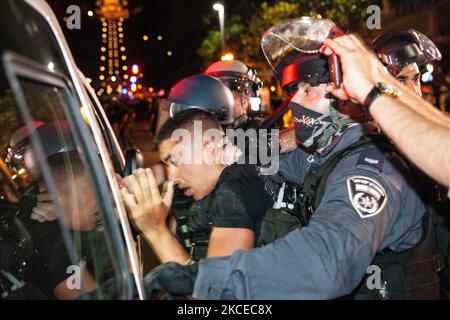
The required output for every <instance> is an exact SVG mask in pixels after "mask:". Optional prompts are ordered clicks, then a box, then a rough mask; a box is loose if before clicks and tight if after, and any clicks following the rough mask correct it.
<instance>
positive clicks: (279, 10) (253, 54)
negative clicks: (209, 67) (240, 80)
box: [198, 0, 380, 68]
mask: <svg viewBox="0 0 450 320" xmlns="http://www.w3.org/2000/svg"><path fill="white" fill-rule="evenodd" d="M379 3H380V1H375V3H374V1H369V0H295V1H294V0H285V1H277V2H275V3H274V4H273V5H271V4H269V3H267V2H263V3H261V5H260V6H259V8H257V12H256V14H254V15H253V16H252V17H251V18H250V19H249V20H248V22H247V24H246V25H244V24H243V23H242V22H241V20H240V19H239V17H236V16H234V17H233V18H232V20H231V21H228V22H227V42H228V45H229V46H230V49H231V50H234V51H235V52H236V53H237V56H238V57H239V59H240V60H243V61H244V62H247V63H249V64H251V65H253V66H254V67H257V68H266V67H267V64H266V61H265V59H264V55H263V53H262V50H261V37H262V36H263V34H264V33H265V32H266V31H267V30H268V29H269V28H270V27H272V26H274V25H276V24H279V23H281V22H282V21H285V20H288V19H293V18H298V17H301V16H319V17H323V18H329V19H331V20H333V21H334V22H335V23H336V24H337V25H338V26H340V27H341V28H342V29H344V30H345V31H348V30H351V31H355V32H361V31H363V30H364V28H363V27H364V26H365V22H366V19H365V17H366V15H367V13H366V10H367V7H368V6H369V5H371V4H379ZM219 52H220V33H219V32H218V31H211V32H210V34H209V35H208V36H207V37H206V39H205V40H204V42H203V44H202V47H201V48H200V49H199V51H198V53H199V54H200V56H201V57H202V58H203V59H205V60H208V61H209V60H211V57H212V56H214V57H215V59H217V57H218V56H220V55H219V54H218V53H219Z"/></svg>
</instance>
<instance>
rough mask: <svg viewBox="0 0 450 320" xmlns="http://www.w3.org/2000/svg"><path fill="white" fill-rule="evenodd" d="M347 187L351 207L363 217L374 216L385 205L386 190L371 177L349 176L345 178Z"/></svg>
mask: <svg viewBox="0 0 450 320" xmlns="http://www.w3.org/2000/svg"><path fill="white" fill-rule="evenodd" d="M347 188H348V195H349V197H350V201H351V203H352V205H353V208H355V210H356V212H358V214H359V216H360V217H361V218H363V219H365V218H370V217H373V216H376V215H377V214H379V213H380V212H381V210H383V208H384V206H385V205H386V202H387V196H386V192H385V191H384V189H383V187H382V186H380V184H379V183H378V182H376V181H375V180H373V179H371V178H368V177H363V176H359V177H351V178H349V179H348V180H347Z"/></svg>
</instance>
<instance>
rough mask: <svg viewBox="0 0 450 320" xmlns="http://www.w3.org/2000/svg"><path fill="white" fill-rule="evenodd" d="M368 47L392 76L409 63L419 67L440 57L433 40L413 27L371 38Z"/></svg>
mask: <svg viewBox="0 0 450 320" xmlns="http://www.w3.org/2000/svg"><path fill="white" fill-rule="evenodd" d="M370 47H371V49H372V50H373V51H374V52H375V54H376V55H377V57H378V58H379V59H380V60H381V62H382V63H383V64H384V65H385V66H386V67H387V69H388V71H389V72H390V73H391V74H393V75H394V76H396V75H398V74H399V73H400V72H401V70H402V69H403V68H404V67H406V66H407V65H409V64H412V63H416V64H417V65H418V66H419V68H420V67H422V66H424V65H425V64H427V63H428V62H430V61H433V60H441V59H442V55H441V53H440V52H439V49H438V48H437V47H436V45H435V44H434V43H433V41H431V40H430V39H429V38H428V37H427V36H425V35H424V34H422V33H420V32H418V31H416V30H413V29H408V30H396V31H390V32H387V33H384V34H382V35H381V36H379V37H377V38H376V39H375V40H373V41H372V43H371V45H370Z"/></svg>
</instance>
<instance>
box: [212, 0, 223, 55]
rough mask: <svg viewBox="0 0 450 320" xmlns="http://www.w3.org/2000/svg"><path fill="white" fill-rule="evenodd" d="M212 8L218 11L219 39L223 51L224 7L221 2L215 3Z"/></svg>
mask: <svg viewBox="0 0 450 320" xmlns="http://www.w3.org/2000/svg"><path fill="white" fill-rule="evenodd" d="M213 9H214V10H215V11H217V12H218V13H219V22H220V39H221V43H222V53H223V52H224V51H225V7H224V5H223V4H222V3H215V4H214V5H213Z"/></svg>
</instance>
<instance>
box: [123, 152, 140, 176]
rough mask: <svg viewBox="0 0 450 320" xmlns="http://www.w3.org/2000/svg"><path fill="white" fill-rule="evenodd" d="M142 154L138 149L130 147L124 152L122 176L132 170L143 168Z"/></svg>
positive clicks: (130, 172)
mask: <svg viewBox="0 0 450 320" xmlns="http://www.w3.org/2000/svg"><path fill="white" fill-rule="evenodd" d="M144 166H145V160H144V154H143V153H142V151H141V150H139V149H130V150H127V152H126V153H125V169H124V170H123V173H122V176H123V177H126V176H129V175H130V174H132V173H133V171H134V170H136V169H139V168H144Z"/></svg>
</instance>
